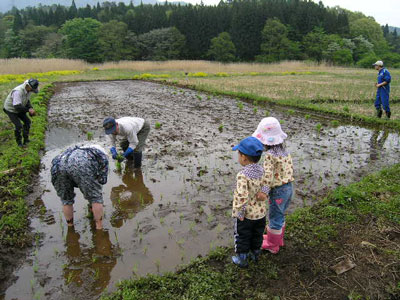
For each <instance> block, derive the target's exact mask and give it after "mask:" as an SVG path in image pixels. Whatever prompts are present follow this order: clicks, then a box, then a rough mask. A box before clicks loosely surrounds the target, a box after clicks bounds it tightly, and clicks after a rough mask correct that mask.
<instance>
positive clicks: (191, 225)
mask: <svg viewBox="0 0 400 300" xmlns="http://www.w3.org/2000/svg"><path fill="white" fill-rule="evenodd" d="M195 227H196V222H195V221H192V222H191V223H190V224H189V231H191V232H193V233H194V228H195Z"/></svg>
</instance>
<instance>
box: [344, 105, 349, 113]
mask: <svg viewBox="0 0 400 300" xmlns="http://www.w3.org/2000/svg"><path fill="white" fill-rule="evenodd" d="M343 111H344V112H346V113H348V112H350V109H349V107H348V106H347V105H345V106H343Z"/></svg>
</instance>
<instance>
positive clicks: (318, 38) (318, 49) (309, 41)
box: [303, 27, 329, 62]
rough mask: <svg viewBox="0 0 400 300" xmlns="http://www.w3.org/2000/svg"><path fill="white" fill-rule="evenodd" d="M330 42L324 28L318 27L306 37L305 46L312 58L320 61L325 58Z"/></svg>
mask: <svg viewBox="0 0 400 300" xmlns="http://www.w3.org/2000/svg"><path fill="white" fill-rule="evenodd" d="M328 42H329V41H328V38H327V36H326V34H325V33H324V31H323V29H321V28H318V27H317V28H315V29H314V30H313V31H312V32H310V33H308V34H307V35H306V36H305V37H304V39H303V47H304V49H305V52H306V54H307V56H308V57H309V58H310V59H315V60H316V61H318V62H320V61H322V59H323V54H324V51H325V50H326V48H327V47H328Z"/></svg>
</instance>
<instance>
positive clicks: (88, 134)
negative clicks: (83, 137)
mask: <svg viewBox="0 0 400 300" xmlns="http://www.w3.org/2000/svg"><path fill="white" fill-rule="evenodd" d="M87 139H88V141H91V140H93V132H90V131H88V132H87Z"/></svg>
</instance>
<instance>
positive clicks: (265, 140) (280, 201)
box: [253, 117, 294, 254]
mask: <svg viewBox="0 0 400 300" xmlns="http://www.w3.org/2000/svg"><path fill="white" fill-rule="evenodd" d="M253 137H256V138H257V139H258V140H259V141H260V142H261V143H262V144H264V146H265V149H266V154H265V157H264V164H263V167H264V177H263V182H262V188H261V190H262V192H260V193H258V195H257V196H258V199H260V200H264V201H266V200H268V195H269V212H268V226H266V232H267V234H266V235H264V236H263V239H264V240H263V243H262V249H264V250H267V251H269V252H271V253H273V254H276V253H278V251H279V248H280V247H281V246H284V242H283V237H284V234H285V228H286V223H285V212H286V210H287V208H288V206H289V204H290V201H291V199H292V196H293V185H292V182H293V181H294V178H293V161H292V156H291V155H290V153H289V152H287V151H286V149H285V147H284V145H283V142H284V141H285V139H286V138H287V134H286V133H285V132H283V130H282V128H281V124H280V123H279V121H278V120H277V119H276V118H273V117H269V118H264V119H262V120H261V122H260V123H259V124H258V127H257V129H256V131H255V132H254V133H253Z"/></svg>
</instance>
